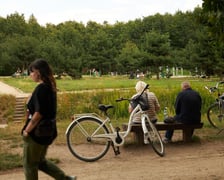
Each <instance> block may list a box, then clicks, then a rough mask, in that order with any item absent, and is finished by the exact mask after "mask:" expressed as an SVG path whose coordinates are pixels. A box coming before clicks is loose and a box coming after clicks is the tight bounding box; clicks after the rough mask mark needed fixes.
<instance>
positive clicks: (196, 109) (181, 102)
mask: <svg viewBox="0 0 224 180" xmlns="http://www.w3.org/2000/svg"><path fill="white" fill-rule="evenodd" d="M201 105H202V100H201V96H200V94H199V93H198V92H196V91H194V90H192V89H191V88H188V89H186V90H183V91H182V92H180V93H179V94H178V95H177V98H176V102H175V111H176V115H175V117H174V119H175V120H176V121H179V122H182V123H185V124H196V123H199V122H200V121H201Z"/></svg>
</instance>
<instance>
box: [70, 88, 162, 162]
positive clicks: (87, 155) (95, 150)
mask: <svg viewBox="0 0 224 180" xmlns="http://www.w3.org/2000/svg"><path fill="white" fill-rule="evenodd" d="M146 88H148V85H147V86H146V87H145V89H144V90H143V91H142V93H141V94H140V95H139V98H138V99H140V97H141V95H142V94H143V92H144V91H145V90H146ZM138 99H137V101H138ZM123 100H128V101H132V100H133V99H124V98H121V99H118V100H116V101H117V102H119V101H123ZM135 100H136V99H135ZM110 108H113V106H112V105H103V104H101V105H99V109H100V110H101V111H102V112H104V114H105V117H106V118H105V119H102V118H101V117H100V116H98V115H97V114H94V113H93V114H83V115H81V116H80V117H78V118H76V119H75V120H73V122H71V123H70V125H69V126H68V128H67V130H66V138H67V145H68V148H69V150H70V152H71V153H72V154H73V155H74V156H75V157H76V158H78V159H80V160H82V161H86V162H93V161H96V160H99V159H100V158H102V157H103V156H104V155H106V153H107V152H108V150H109V148H110V145H111V146H112V148H113V150H114V153H115V155H118V154H120V150H119V147H120V146H122V145H123V144H124V142H125V138H126V137H127V136H128V134H129V133H130V131H131V128H132V125H133V124H134V121H133V117H134V114H136V113H140V115H141V124H142V130H143V134H144V138H146V139H145V140H146V142H145V141H144V142H145V143H147V141H148V143H149V144H151V145H152V148H153V150H154V151H155V152H156V153H157V154H158V155H159V156H161V157H162V156H164V154H165V149H164V145H163V141H162V139H161V136H160V134H159V132H158V131H157V129H156V127H155V125H154V124H153V123H152V122H151V121H150V119H149V117H148V115H147V114H146V112H145V111H143V110H142V108H141V105H140V104H139V103H138V104H137V106H136V107H135V108H134V110H133V111H132V113H131V114H130V117H129V122H128V128H127V131H120V128H119V127H116V128H114V126H113V124H112V122H111V119H110V118H109V116H108V113H107V110H108V109H110ZM148 143H147V144H148Z"/></svg>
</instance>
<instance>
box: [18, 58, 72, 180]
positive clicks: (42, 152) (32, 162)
mask: <svg viewBox="0 0 224 180" xmlns="http://www.w3.org/2000/svg"><path fill="white" fill-rule="evenodd" d="M29 72H30V77H31V78H32V80H33V81H34V82H37V83H38V85H37V86H36V88H35V89H34V91H33V93H32V95H31V97H30V99H29V100H28V103H27V111H28V116H27V121H26V124H25V126H24V127H23V129H22V136H23V140H24V149H23V156H24V157H23V160H24V162H23V165H24V173H25V177H26V180H38V170H41V171H43V172H45V173H46V174H48V175H50V176H52V177H53V178H55V179H57V180H72V179H73V180H74V179H76V177H74V176H67V175H65V173H64V172H63V171H62V170H61V169H59V168H58V167H57V166H56V165H55V164H54V163H52V162H51V161H48V160H47V159H46V157H45V156H46V153H47V149H48V146H49V145H50V144H52V142H53V141H54V139H55V138H56V136H57V127H56V110H57V92H56V91H57V88H56V82H55V79H54V77H53V73H52V70H51V68H50V66H49V65H48V63H47V62H46V61H45V60H43V59H37V60H35V61H34V62H32V63H31V64H30V66H29Z"/></svg>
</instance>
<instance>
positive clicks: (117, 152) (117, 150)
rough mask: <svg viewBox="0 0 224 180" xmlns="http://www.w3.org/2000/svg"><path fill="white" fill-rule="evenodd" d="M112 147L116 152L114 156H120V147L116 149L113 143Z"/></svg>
mask: <svg viewBox="0 0 224 180" xmlns="http://www.w3.org/2000/svg"><path fill="white" fill-rule="evenodd" d="M111 146H112V148H113V150H114V154H115V155H116V156H117V155H119V154H121V152H120V149H119V147H117V146H116V147H115V146H114V143H113V142H112V144H111Z"/></svg>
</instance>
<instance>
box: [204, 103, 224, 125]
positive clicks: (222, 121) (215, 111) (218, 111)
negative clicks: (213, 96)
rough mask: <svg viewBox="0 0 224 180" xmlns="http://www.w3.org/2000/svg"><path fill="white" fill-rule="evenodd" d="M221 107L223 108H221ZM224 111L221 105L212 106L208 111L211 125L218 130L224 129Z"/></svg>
mask: <svg viewBox="0 0 224 180" xmlns="http://www.w3.org/2000/svg"><path fill="white" fill-rule="evenodd" d="M220 106H221V107H220ZM223 113H224V110H223V107H222V105H219V103H218V102H217V103H215V104H212V105H211V106H210V107H209V108H208V111H207V118H208V121H209V123H210V124H211V125H212V126H213V127H214V128H217V129H223V128H224V114H223Z"/></svg>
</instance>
